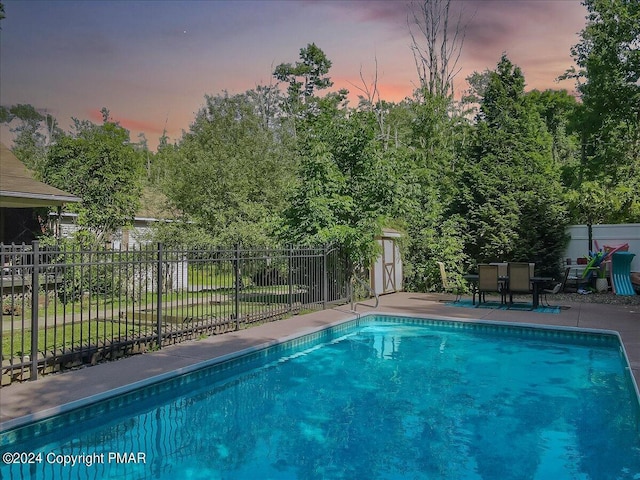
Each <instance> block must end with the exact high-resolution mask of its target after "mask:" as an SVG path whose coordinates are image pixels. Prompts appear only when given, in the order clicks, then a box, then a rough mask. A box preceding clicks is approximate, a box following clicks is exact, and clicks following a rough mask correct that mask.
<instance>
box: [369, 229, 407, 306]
mask: <svg viewBox="0 0 640 480" xmlns="http://www.w3.org/2000/svg"><path fill="white" fill-rule="evenodd" d="M401 237H402V234H401V233H400V232H398V231H396V230H392V229H383V230H382V235H381V236H380V237H378V238H377V239H376V240H377V242H378V243H379V244H380V246H381V247H382V252H381V253H380V256H379V257H378V258H377V259H376V261H375V262H373V265H371V274H370V276H369V278H370V280H371V289H372V290H373V291H374V292H375V293H376V294H378V295H383V294H385V293H394V292H400V291H402V286H403V272H402V257H401V256H400V245H399V244H398V240H399V239H400V238H401Z"/></svg>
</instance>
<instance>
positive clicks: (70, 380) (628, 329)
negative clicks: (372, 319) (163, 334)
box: [0, 293, 640, 430]
mask: <svg viewBox="0 0 640 480" xmlns="http://www.w3.org/2000/svg"><path fill="white" fill-rule="evenodd" d="M447 298H449V297H446V296H442V295H434V294H420V293H396V294H392V295H385V296H382V297H380V304H379V306H378V308H377V309H376V310H374V309H373V308H372V307H371V306H370V305H373V303H374V301H373V300H370V301H367V302H365V303H364V304H358V305H357V306H356V310H357V313H366V312H371V311H381V312H395V313H400V314H408V315H412V314H419V315H428V316H433V317H438V318H439V317H447V318H461V319H478V320H491V321H498V322H500V321H505V322H507V321H508V322H515V323H531V324H541V325H555V326H568V327H579V328H595V329H606V330H615V331H617V332H619V333H620V335H621V337H622V340H623V343H624V346H625V349H626V351H627V355H628V357H629V361H630V364H631V368H632V371H633V375H634V377H635V379H636V383H637V384H640V306H639V305H601V304H592V303H571V304H567V305H566V307H569V308H566V309H562V311H561V313H560V314H544V313H536V312H528V311H524V312H522V311H513V310H511V311H509V310H490V309H473V308H458V307H451V306H448V305H446V303H445V301H444V300H445V299H447ZM353 317H354V313H353V312H351V311H349V306H344V307H338V308H336V309H333V310H325V311H319V312H314V313H311V314H307V315H300V316H296V317H292V318H289V319H286V320H280V321H278V322H273V323H268V324H264V325H260V326H257V327H252V328H249V329H247V330H241V331H239V332H233V333H227V334H224V335H217V336H212V337H208V338H206V339H203V340H199V341H192V342H186V343H182V344H179V345H173V346H171V347H166V348H163V349H162V350H160V351H157V352H153V353H147V354H144V355H136V356H133V357H129V358H125V359H122V360H118V361H115V362H108V363H103V364H100V365H96V366H94V367H87V368H83V369H80V370H74V371H69V372H65V373H62V374H57V375H49V376H46V377H43V378H41V379H40V380H37V381H34V382H25V383H21V384H15V385H10V386H8V387H5V388H2V389H0V430H5V429H7V428H12V427H13V426H16V425H18V424H22V423H25V422H26V421H27V420H35V419H38V418H43V417H46V416H49V415H52V414H55V413H59V412H62V411H66V410H69V409H71V408H74V407H77V406H81V405H83V404H85V403H86V402H95V401H98V400H101V399H103V398H106V397H109V396H112V395H113V394H115V393H121V392H124V391H127V390H129V389H131V388H135V387H138V386H143V385H145V384H148V383H152V382H155V381H158V380H160V379H162V378H166V377H169V376H172V375H174V373H175V372H176V371H178V372H188V371H189V370H191V369H194V368H195V366H196V365H198V364H201V363H202V362H207V361H215V359H218V360H219V359H220V358H226V357H230V356H233V355H234V353H235V352H239V351H241V350H245V349H249V348H252V349H253V348H261V347H263V346H265V345H269V344H274V343H277V342H278V341H280V340H282V339H286V338H289V337H293V336H298V335H300V334H305V333H310V332H312V331H314V330H318V329H321V328H324V327H326V326H327V325H330V324H333V323H339V322H342V321H344V320H347V319H349V318H353Z"/></svg>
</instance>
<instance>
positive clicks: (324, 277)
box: [322, 245, 329, 310]
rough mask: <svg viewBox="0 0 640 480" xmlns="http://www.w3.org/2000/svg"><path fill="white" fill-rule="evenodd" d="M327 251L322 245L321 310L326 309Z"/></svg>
mask: <svg viewBox="0 0 640 480" xmlns="http://www.w3.org/2000/svg"><path fill="white" fill-rule="evenodd" d="M328 251H329V249H328V248H327V246H326V245H324V246H323V247H322V308H323V310H326V309H327V286H328V283H329V281H328V279H327V255H328V253H327V252H328Z"/></svg>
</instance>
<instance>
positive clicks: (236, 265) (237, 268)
mask: <svg viewBox="0 0 640 480" xmlns="http://www.w3.org/2000/svg"><path fill="white" fill-rule="evenodd" d="M234 256H235V260H234V262H233V270H234V272H233V273H234V275H235V280H236V282H235V301H234V307H235V315H236V330H240V280H241V278H240V275H241V272H240V245H239V244H237V243H236V248H235V252H234Z"/></svg>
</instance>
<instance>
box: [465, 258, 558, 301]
mask: <svg viewBox="0 0 640 480" xmlns="http://www.w3.org/2000/svg"><path fill="white" fill-rule="evenodd" d="M534 270H535V263H525V262H508V263H489V264H479V265H478V273H477V274H469V275H464V279H465V280H466V281H467V282H468V283H469V285H470V287H471V293H472V301H473V305H476V295H477V297H478V306H480V305H481V304H482V303H484V302H486V294H487V293H498V294H499V295H500V303H501V304H506V305H507V306H511V305H513V304H514V301H513V296H514V295H531V296H532V298H531V309H532V310H535V309H536V308H538V306H539V305H540V295H541V294H542V293H543V292H546V290H545V287H547V286H549V285H550V284H551V282H553V280H554V279H553V278H552V277H542V276H536V275H535V273H534ZM559 288H560V284H557V285H556V286H555V287H554V289H552V290H549V291H550V292H553V290H555V289H559ZM554 293H555V292H554Z"/></svg>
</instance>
